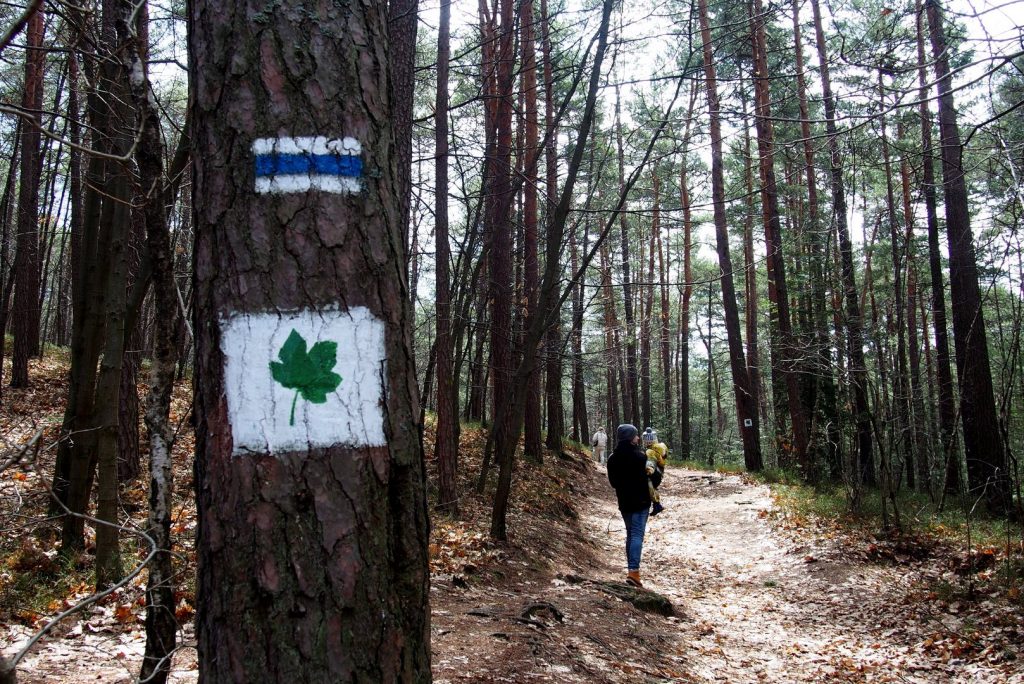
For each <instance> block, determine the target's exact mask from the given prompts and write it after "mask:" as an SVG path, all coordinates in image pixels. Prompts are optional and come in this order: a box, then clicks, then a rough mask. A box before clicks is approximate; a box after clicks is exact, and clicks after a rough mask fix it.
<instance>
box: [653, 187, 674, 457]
mask: <svg viewBox="0 0 1024 684" xmlns="http://www.w3.org/2000/svg"><path fill="white" fill-rule="evenodd" d="M654 180H655V182H654V226H655V227H654V229H653V230H654V231H655V237H656V238H657V241H658V280H659V281H660V287H659V288H658V289H659V291H660V295H661V312H660V315H659V317H658V318H659V324H660V325H659V326H658V330H659V333H660V338H661V339H660V342H661V374H662V387H663V391H664V394H665V396H664V399H663V401H664V408H663V411H662V415H663V416H664V420H665V422H666V423H667V428H668V435H667V436H666V439H667V442H668V444H669V445H671V444H672V443H673V442H675V440H674V439H673V438H674V437H675V421H674V420H673V419H672V349H671V347H670V341H671V337H670V332H669V313H670V311H669V301H668V265H667V264H666V262H665V246H664V244H663V240H662V235H661V233H662V231H661V225H660V216H659V214H660V210H661V207H660V204H659V189H660V187H659V181H658V178H657V176H655V179H654ZM665 236H666V237H665V239H664V242H667V241H668V226H665Z"/></svg>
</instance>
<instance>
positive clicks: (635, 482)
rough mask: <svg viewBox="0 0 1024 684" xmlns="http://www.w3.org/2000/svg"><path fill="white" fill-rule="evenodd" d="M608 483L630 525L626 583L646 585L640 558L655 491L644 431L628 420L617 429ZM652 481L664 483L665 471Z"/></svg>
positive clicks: (627, 542)
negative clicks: (642, 440) (650, 486)
mask: <svg viewBox="0 0 1024 684" xmlns="http://www.w3.org/2000/svg"><path fill="white" fill-rule="evenodd" d="M608 482H610V483H611V485H612V487H614V488H615V498H616V499H617V500H618V503H619V512H620V513H621V514H622V521H623V522H624V523H625V524H626V569H627V573H626V582H627V583H629V584H632V585H633V586H634V587H642V586H643V584H642V583H641V581H640V557H641V555H642V554H643V550H644V532H645V531H646V530H647V518H648V516H649V515H650V513H651V494H650V490H649V489H648V486H647V483H648V477H647V456H646V455H645V454H644V452H643V450H642V449H641V448H640V432H639V430H637V429H636V428H635V427H634V426H632V425H630V424H628V423H626V424H623V425H620V426H619V427H618V429H617V430H615V450H614V451H613V452H612V455H611V456H610V457H609V458H608ZM650 482H653V483H654V484H655V486H657V485H659V484H661V473H660V472H658V471H655V473H654V474H653V475H651V477H650Z"/></svg>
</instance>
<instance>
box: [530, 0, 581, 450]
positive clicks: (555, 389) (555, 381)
mask: <svg viewBox="0 0 1024 684" xmlns="http://www.w3.org/2000/svg"><path fill="white" fill-rule="evenodd" d="M540 14H541V34H542V35H541V53H542V59H543V62H544V131H545V147H544V176H545V180H544V185H545V187H546V194H547V202H546V208H547V210H546V212H545V221H546V222H547V223H548V224H549V226H550V223H551V221H552V220H553V216H554V214H555V209H556V206H555V204H556V198H557V197H558V123H557V121H556V120H555V75H554V65H553V64H552V61H551V27H550V25H549V16H548V3H547V0H541V2H540ZM583 140H586V139H585V138H581V143H582V141H583ZM547 244H548V246H547V247H546V253H545V254H546V259H548V260H550V261H552V262H553V263H557V262H558V254H559V250H560V247H561V243H560V242H559V243H558V245H557V246H553V245H552V243H550V242H548V243H547ZM542 314H543V315H546V312H542ZM560 326H561V319H560V318H557V317H556V318H555V320H554V322H553V323H552V327H551V329H550V330H549V331H548V333H547V341H546V342H545V347H546V349H547V350H548V351H547V353H546V355H545V365H546V384H547V391H546V393H545V396H546V403H547V413H548V434H547V439H546V440H545V444H546V445H547V447H548V448H549V449H555V450H560V449H561V448H562V435H563V433H564V432H565V426H564V423H563V415H562V414H563V406H562V355H561V350H562V343H561V340H562V333H561V328H560Z"/></svg>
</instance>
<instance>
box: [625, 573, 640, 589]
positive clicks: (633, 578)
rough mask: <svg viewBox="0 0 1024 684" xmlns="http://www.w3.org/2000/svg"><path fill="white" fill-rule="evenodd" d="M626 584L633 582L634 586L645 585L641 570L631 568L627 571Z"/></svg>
mask: <svg viewBox="0 0 1024 684" xmlns="http://www.w3.org/2000/svg"><path fill="white" fill-rule="evenodd" d="M626 584H631V585H633V586H634V587H643V586H644V584H643V582H641V581H640V571H639V570H630V571H629V572H627V573H626Z"/></svg>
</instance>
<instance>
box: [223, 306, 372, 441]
mask: <svg viewBox="0 0 1024 684" xmlns="http://www.w3.org/2000/svg"><path fill="white" fill-rule="evenodd" d="M220 328H221V340H220V344H221V351H222V352H223V354H224V390H225V393H226V395H227V402H228V419H229V420H230V421H231V435H232V438H233V441H234V447H233V450H232V453H233V454H235V455H241V454H248V453H283V452H290V451H306V450H307V449H313V448H318V447H331V446H350V447H376V446H384V445H385V444H386V442H385V439H384V409H383V403H384V373H385V366H384V364H385V351H384V323H383V321H381V320H380V319H378V318H377V317H376V316H374V315H373V314H372V313H371V312H370V310H369V309H367V308H365V307H361V306H360V307H355V308H352V309H349V310H347V311H338V310H326V311H315V310H305V311H296V312H286V313H252V314H235V315H231V316H228V317H227V318H224V319H222V320H221V326H220Z"/></svg>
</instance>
